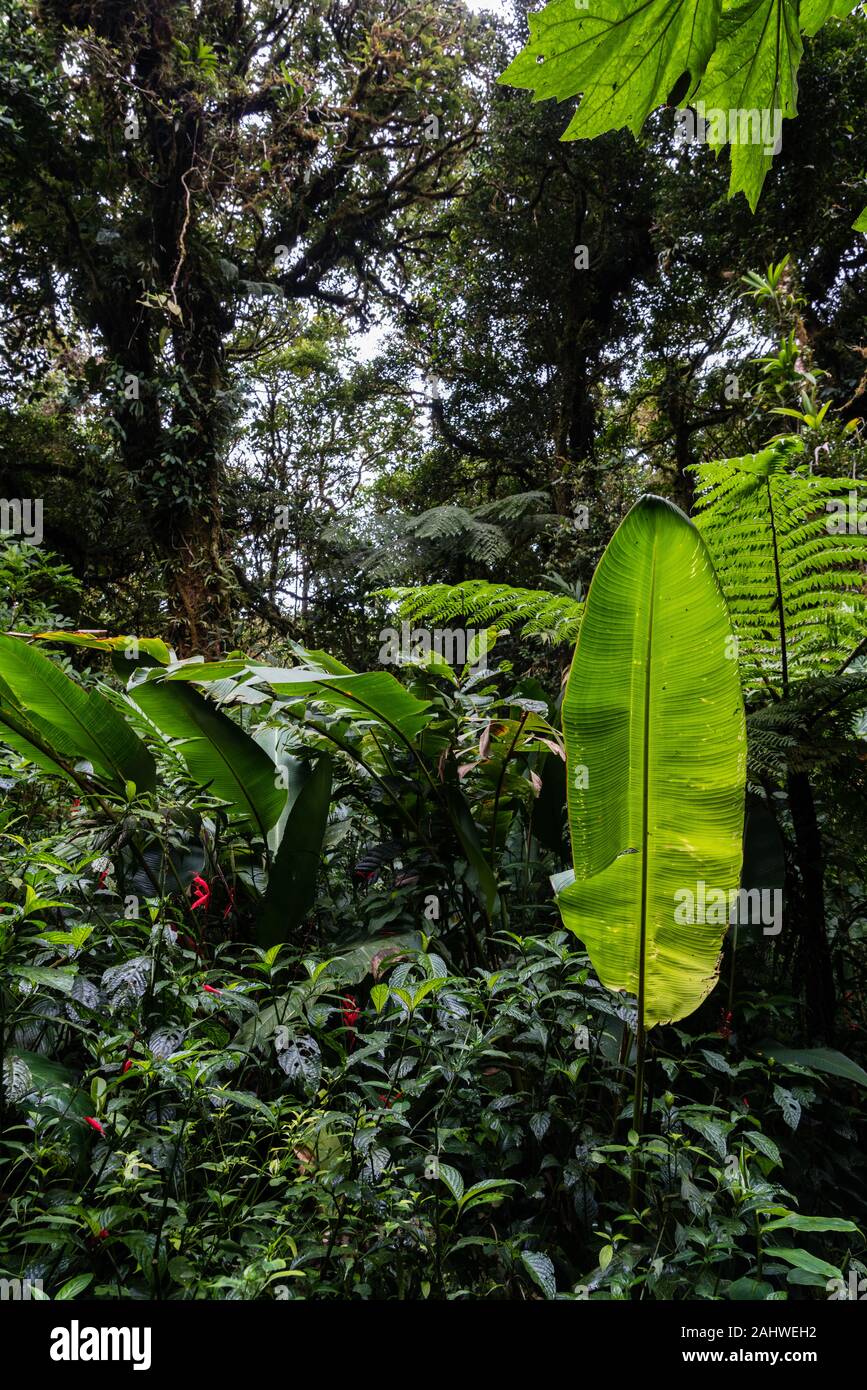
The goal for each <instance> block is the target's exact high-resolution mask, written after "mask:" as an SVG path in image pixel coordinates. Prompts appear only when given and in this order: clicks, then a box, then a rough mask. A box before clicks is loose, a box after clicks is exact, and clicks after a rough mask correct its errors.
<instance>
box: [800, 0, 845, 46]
mask: <svg viewBox="0 0 867 1390" xmlns="http://www.w3.org/2000/svg"><path fill="white" fill-rule="evenodd" d="M854 8H855V5H854V0H801V15H800V23H801V29H802V30H803V32H804V33H805V34H809V35H810V37H811V38H812V36H813V34H817V33H818V32H819V30H820V29H821V27H822V25H823V24H824V23H825V22H826V20H829V19H845V18H846V16H847V15H848V14H850V13H851V11H852V10H853V9H854Z"/></svg>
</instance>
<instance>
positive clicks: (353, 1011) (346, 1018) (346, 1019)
mask: <svg viewBox="0 0 867 1390" xmlns="http://www.w3.org/2000/svg"><path fill="white" fill-rule="evenodd" d="M340 1012H341V1014H342V1016H343V1024H344V1027H345V1028H346V1030H347V1032H346V1045H347V1047H348V1048H349V1051H350V1052H351V1051H352V1049H353V1047H354V1046H355V1025H356V1023H357V1022H358V1020H359V1019H360V1018H361V1010H360V1009H359V1007H358V1000H357V999H356V998H355V996H354V995H353V994H347V995H346V998H345V999H344V1000H343V1003H342V1005H341V1009H340Z"/></svg>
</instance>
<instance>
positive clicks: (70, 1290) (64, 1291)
mask: <svg viewBox="0 0 867 1390" xmlns="http://www.w3.org/2000/svg"><path fill="white" fill-rule="evenodd" d="M92 1282H93V1275H92V1274H75V1275H73V1277H72V1278H71V1279H67V1281H66V1283H65V1284H63V1285H62V1287H61V1288H59V1289H58V1290H57V1293H56V1294H55V1295H54V1299H55V1302H64V1301H66V1300H69V1299H72V1298H77V1297H78V1295H79V1294H80V1293H83V1292H84V1290H85V1289H86V1288H87V1286H88V1284H90V1283H92Z"/></svg>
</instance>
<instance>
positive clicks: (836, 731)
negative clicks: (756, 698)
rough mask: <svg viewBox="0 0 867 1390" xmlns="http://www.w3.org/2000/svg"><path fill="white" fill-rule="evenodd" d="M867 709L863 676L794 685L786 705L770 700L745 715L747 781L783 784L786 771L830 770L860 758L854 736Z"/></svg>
mask: <svg viewBox="0 0 867 1390" xmlns="http://www.w3.org/2000/svg"><path fill="white" fill-rule="evenodd" d="M865 706H867V673H865V672H849V673H847V674H845V675H839V676H816V677H813V678H811V679H810V680H805V681H798V682H796V684H794V685H793V686H792V687H791V688H790V691H789V695H788V698H787V699H785V700H770V701H768V703H767V704H764V705H762V706H761V708H757V709H754V710H753V711H751V712H749V713H748V718H747V731H748V734H749V738H748V760H749V769H750V777H751V780H752V781H754V782H757V783H761V782H764V781H767V780H772V781H775V782H778V783H780V784H783V783H784V782H785V778H786V775H787V773H788V772H789V771H791V770H793V769H794V770H797V769H799V768H802V769H805V770H807V769H812V768H816V767H834V766H837V765H839V764H841V763H843V762H846V761H849V760H851V759H852V758H853V756H858V755H860V756H861V757H863V756H864V754H865V752H867V744H865V742H864V738H863V736H862V735H860V734H859V732H858V728H859V722H860V720H861V718H862V717H863V716H862V711H863V709H864V707H865Z"/></svg>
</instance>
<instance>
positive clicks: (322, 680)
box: [155, 660, 433, 739]
mask: <svg viewBox="0 0 867 1390" xmlns="http://www.w3.org/2000/svg"><path fill="white" fill-rule="evenodd" d="M155 679H157V680H162V679H163V676H162V674H161V673H160V675H159V676H158V677H156V678H155ZM165 679H166V681H170V682H171V683H172V684H175V683H176V682H180V683H184V684H186V683H188V682H193V683H195V684H202V685H204V684H206V683H208V682H213V681H224V680H231V679H235V680H237V681H239V682H250V683H253V684H257V685H267V686H269V687H270V688H271V690H273V692H274V694H275V695H277V696H278V697H279V698H280V699H281V700H306V699H316V700H320V701H322V703H324V704H327V705H331V706H333V707H334V708H337V709H345V710H346V711H348V712H349V713H351V714H354V715H356V716H357V717H358V718H360V719H370V720H373V721H374V722H376V723H381V724H384V725H387V726H389V727H390V728H392V729H395V730H397V731H398V732H399V733H401V734H402V735H403V736H404V738H408V739H411V738H413V737H414V736H415V735H416V734H417V733H418V732H419V730H420V729H421V728H423V727H424V725H425V724H426V723H428V722H429V721H430V719H431V718H432V717H433V715H432V714H431V712H430V711H431V704H430V701H429V700H419V699H418V698H417V697H416V696H415V695H413V694H412V693H411V692H410V691H409V690H407V688H406V686H404V685H401V683H400V681H399V680H396V679H395V677H394V676H393V675H391V673H390V672H388V671H368V672H364V673H362V674H356V673H354V672H349V673H347V674H332V673H331V672H327V671H314V670H310V669H309V668H307V667H304V666H289V667H280V666H259V665H257V664H256V663H255V662H250V661H235V660H226V661H212V662H194V661H190V662H186V663H185V664H184V665H182V666H178V667H176V668H175V669H173V670H170V671H169V672H168V674H167V675H166V676H165Z"/></svg>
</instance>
